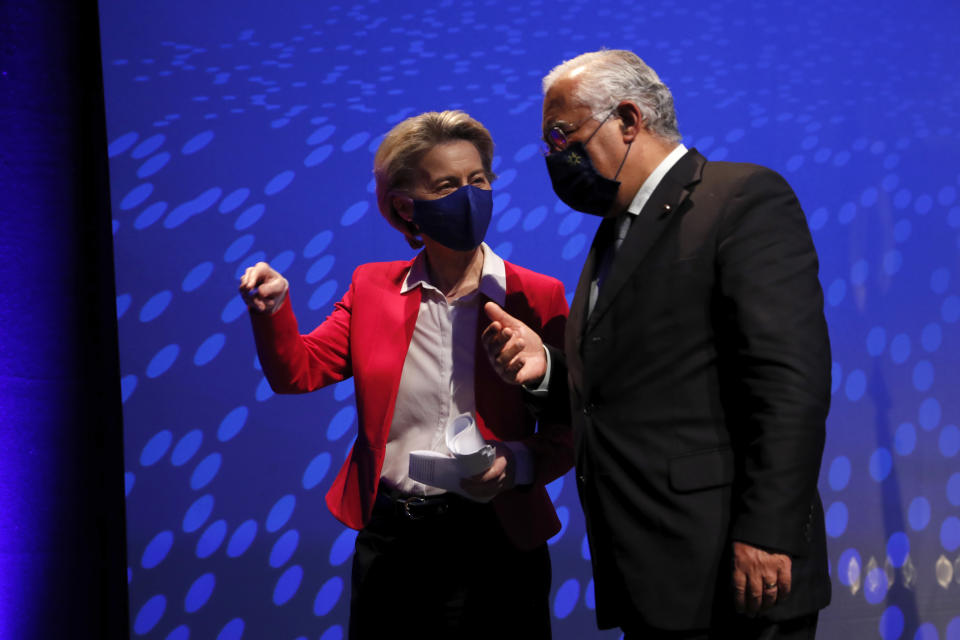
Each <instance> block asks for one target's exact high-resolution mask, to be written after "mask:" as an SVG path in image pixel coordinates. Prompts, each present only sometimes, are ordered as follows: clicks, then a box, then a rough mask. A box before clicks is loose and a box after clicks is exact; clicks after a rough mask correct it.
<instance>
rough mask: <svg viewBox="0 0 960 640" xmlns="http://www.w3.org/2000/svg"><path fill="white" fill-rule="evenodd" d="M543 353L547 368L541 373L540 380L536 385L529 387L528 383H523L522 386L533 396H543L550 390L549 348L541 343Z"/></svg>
mask: <svg viewBox="0 0 960 640" xmlns="http://www.w3.org/2000/svg"><path fill="white" fill-rule="evenodd" d="M543 353H544V355H545V356H546V358H547V370H546V372H545V373H544V374H543V379H542V380H541V381H540V384H538V385H537V386H536V387H531V386H529V385H526V384H525V385H523V388H524V389H525V390H526V391H527V392H528V393H529V394H530V395H532V396H533V397H535V398H544V397H546V395H547V392H549V391H550V349H547V345H543Z"/></svg>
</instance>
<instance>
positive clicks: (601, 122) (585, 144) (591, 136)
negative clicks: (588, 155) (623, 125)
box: [583, 108, 616, 148]
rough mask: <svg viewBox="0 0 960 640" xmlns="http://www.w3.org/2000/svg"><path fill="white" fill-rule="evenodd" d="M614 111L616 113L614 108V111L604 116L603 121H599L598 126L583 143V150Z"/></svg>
mask: <svg viewBox="0 0 960 640" xmlns="http://www.w3.org/2000/svg"><path fill="white" fill-rule="evenodd" d="M614 111H616V109H615V108H614V109H611V110H610V113H608V114H607V115H606V116H604V118H603V120H601V121H600V126H598V127H597V128H596V129H594V130H593V133H591V134H590V136H589V137H588V138H587V139H586V140H585V141H584V143H583V147H584V148H586V147H587V145H588V144H590V141H591V140H593V136H595V135H597V131H600V127H602V126H603V123H605V122H606V121H607V120H609V119H610V116H612V115H613V112H614Z"/></svg>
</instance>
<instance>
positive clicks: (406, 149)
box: [373, 111, 496, 249]
mask: <svg viewBox="0 0 960 640" xmlns="http://www.w3.org/2000/svg"><path fill="white" fill-rule="evenodd" d="M458 140H466V141H467V142H469V143H471V144H473V146H474V147H476V148H477V151H478V152H479V153H480V160H481V161H482V162H483V170H484V172H485V173H486V174H487V180H489V181H491V182H492V181H493V180H494V179H495V178H496V175H495V174H494V173H493V170H492V169H491V165H492V164H493V139H492V138H491V137H490V132H489V131H487V129H486V127H484V126H483V125H482V124H480V123H479V122H477V121H476V120H474V119H473V118H471V117H470V116H469V115H467V114H466V113H464V112H463V111H439V112H438V111H428V112H427V113H421V114H420V115H418V116H413V117H411V118H407V119H406V120H404V121H403V122H401V123H399V124H398V125H397V126H395V127H394V128H393V129H391V130H390V132H389V133H388V134H387V135H386V137H384V139H383V142H381V143H380V147H379V148H378V149H377V154H376V156H374V158H373V174H374V176H375V177H376V181H377V205H378V206H379V207H380V213H381V214H383V217H384V218H386V219H387V222H389V223H390V224H391V226H393V227H394V228H396V229H398V230H399V231H401V232H402V233H403V235H404V236H405V237H406V239H407V242H408V243H409V244H410V246H411V247H413V248H414V249H417V248H419V247H421V246H423V243H422V242H420V240H419V239H417V237H416V236H417V229H416V227H414V226H413V225H412V224H411V223H409V222H407V221H406V220H404V219H403V218H401V217H400V215H399V214H397V212H396V211H395V210H394V208H393V204H392V198H391V196H393V195H394V194H396V193H397V192H400V193H404V192H407V191H408V190H409V189H410V188H411V187H412V186H413V182H414V180H415V178H416V171H417V167H418V165H419V164H420V160H421V159H422V158H423V156H424V155H425V154H426V153H427V152H428V151H430V150H431V149H432V148H434V147H435V146H437V145H440V144H444V143H447V142H456V141H458Z"/></svg>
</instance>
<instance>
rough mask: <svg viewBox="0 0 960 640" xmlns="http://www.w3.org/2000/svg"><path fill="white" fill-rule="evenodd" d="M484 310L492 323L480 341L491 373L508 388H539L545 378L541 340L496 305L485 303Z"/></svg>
mask: <svg viewBox="0 0 960 640" xmlns="http://www.w3.org/2000/svg"><path fill="white" fill-rule="evenodd" d="M483 310H484V311H485V312H486V314H487V317H488V318H490V320H492V322H491V323H490V325H489V326H488V327H487V328H486V329H484V331H483V335H482V336H481V339H482V340H483V346H484V347H485V348H486V350H487V356H488V357H489V358H490V363H491V364H492V365H493V368H494V370H495V371H496V372H497V373H498V374H499V375H500V377H501V378H503V379H504V380H505V381H506V382H509V383H511V384H533V385H538V384H540V382H541V381H542V380H543V376H545V375H546V374H547V357H546V355H545V354H544V352H543V341H542V340H541V339H540V336H538V335H537V333H536V332H535V331H534V330H533V329H531V328H530V327H528V326H527V325H525V324H523V323H522V322H520V321H519V320H517V319H516V318H514V317H513V316H511V315H510V314H508V313H507V312H506V311H504V310H503V309H501V308H500V305H498V304H497V303H495V302H488V303H486V304H485V305H483Z"/></svg>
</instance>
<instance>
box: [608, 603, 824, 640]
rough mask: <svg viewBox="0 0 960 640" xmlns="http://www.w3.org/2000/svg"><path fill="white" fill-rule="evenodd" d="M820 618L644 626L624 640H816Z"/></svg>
mask: <svg viewBox="0 0 960 640" xmlns="http://www.w3.org/2000/svg"><path fill="white" fill-rule="evenodd" d="M731 606H732V605H731ZM818 615H819V614H817V613H812V614H810V615H807V616H802V617H800V618H794V619H792V620H785V621H783V622H770V621H767V620H761V619H757V618H746V617H743V616H731V617H730V618H729V620H728V621H727V622H725V623H724V624H722V625H717V626H716V627H714V628H711V629H697V630H691V631H665V630H663V629H655V628H653V627H647V626H642V625H641V626H640V627H631V628H629V629H627V628H624V636H623V637H624V640H813V638H814V637H815V636H816V633H817V618H818Z"/></svg>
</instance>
